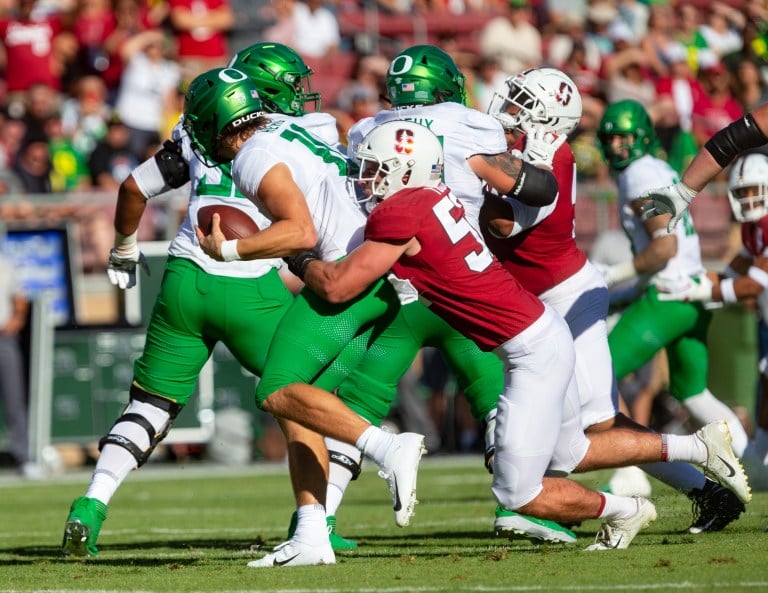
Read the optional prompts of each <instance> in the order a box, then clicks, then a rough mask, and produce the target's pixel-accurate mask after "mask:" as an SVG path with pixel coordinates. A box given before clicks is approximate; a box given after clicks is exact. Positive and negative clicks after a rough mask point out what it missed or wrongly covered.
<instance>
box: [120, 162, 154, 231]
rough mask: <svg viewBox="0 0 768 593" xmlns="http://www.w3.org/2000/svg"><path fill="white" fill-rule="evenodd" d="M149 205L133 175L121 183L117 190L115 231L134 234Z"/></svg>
mask: <svg viewBox="0 0 768 593" xmlns="http://www.w3.org/2000/svg"><path fill="white" fill-rule="evenodd" d="M146 206H147V199H146V198H145V197H144V195H143V194H142V193H141V191H140V190H139V187H138V185H136V182H135V180H134V179H133V176H130V175H129V176H128V178H127V179H126V180H125V181H123V182H122V183H121V184H120V187H119V188H118V190H117V206H116V207H115V231H116V234H118V235H123V236H129V235H133V234H134V233H135V232H136V231H137V229H138V228H139V222H141V217H142V216H143V214H144V209H145V208H146Z"/></svg>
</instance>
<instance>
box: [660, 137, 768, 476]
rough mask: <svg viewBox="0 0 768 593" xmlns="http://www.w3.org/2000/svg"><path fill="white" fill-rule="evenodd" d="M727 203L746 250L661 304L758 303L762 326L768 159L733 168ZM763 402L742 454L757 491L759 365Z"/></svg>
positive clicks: (763, 467) (767, 269) (762, 439)
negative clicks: (725, 266)
mask: <svg viewBox="0 0 768 593" xmlns="http://www.w3.org/2000/svg"><path fill="white" fill-rule="evenodd" d="M728 201H729V202H730V204H731V210H732V211H733V217H734V218H735V219H736V221H738V222H740V223H741V239H742V243H743V247H742V249H741V251H740V252H739V253H738V254H736V256H734V258H733V259H732V260H731V262H730V263H729V264H728V267H727V268H726V269H725V273H724V274H723V275H722V276H720V275H718V274H714V273H711V272H710V273H708V274H707V276H706V277H702V278H701V282H699V283H693V282H692V283H690V284H689V285H687V286H684V287H681V288H680V289H679V290H677V291H676V292H670V293H667V294H660V295H659V298H660V299H665V300H666V299H673V300H683V301H699V302H702V303H709V302H718V303H724V304H733V303H736V302H738V301H748V300H753V299H756V300H757V309H758V315H759V317H760V321H761V322H762V323H765V321H766V319H767V318H768V292H766V290H765V288H766V286H768V258H767V257H766V256H768V245H766V240H765V237H768V156H766V155H765V154H764V153H761V152H752V153H745V154H743V155H742V156H740V157H738V158H737V159H736V160H735V161H734V162H733V164H732V165H731V171H730V174H729V178H728ZM759 380H760V389H761V399H760V403H759V405H758V410H757V428H756V430H755V436H754V439H753V440H752V441H750V443H749V444H748V445H747V447H746V449H745V450H744V456H743V462H744V467H745V469H746V470H747V474H748V475H749V479H750V483H751V485H752V487H753V488H754V489H755V490H768V397H767V396H766V393H768V360H767V359H766V358H765V356H763V357H762V358H761V360H760V374H759Z"/></svg>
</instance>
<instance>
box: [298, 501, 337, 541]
mask: <svg viewBox="0 0 768 593" xmlns="http://www.w3.org/2000/svg"><path fill="white" fill-rule="evenodd" d="M296 519H297V521H296V532H295V533H294V534H293V539H295V540H297V541H300V542H302V543H305V544H307V545H308V546H319V545H322V544H324V543H328V528H327V526H326V524H325V507H323V505H321V504H306V505H302V506H300V507H299V508H298V509H296Z"/></svg>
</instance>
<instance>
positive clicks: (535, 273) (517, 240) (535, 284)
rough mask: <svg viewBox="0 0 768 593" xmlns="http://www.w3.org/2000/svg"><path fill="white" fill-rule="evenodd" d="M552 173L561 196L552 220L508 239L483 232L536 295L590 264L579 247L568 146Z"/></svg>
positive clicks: (557, 156) (573, 174)
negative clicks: (576, 236) (577, 244)
mask: <svg viewBox="0 0 768 593" xmlns="http://www.w3.org/2000/svg"><path fill="white" fill-rule="evenodd" d="M522 146H524V145H521V148H522ZM552 173H553V174H554V175H555V178H556V179H557V184H558V194H557V203H556V205H555V209H554V211H552V212H551V213H550V214H549V216H547V217H546V218H545V219H544V220H542V221H541V222H540V223H538V224H537V225H535V226H533V227H530V228H528V229H525V230H524V231H522V232H520V233H518V234H517V235H515V236H514V237H509V238H508V239H499V238H497V237H494V236H492V235H491V234H490V233H489V232H488V229H487V228H483V229H482V231H483V236H484V237H485V241H486V243H487V244H488V247H489V248H490V250H491V251H492V252H493V254H494V255H495V256H496V257H497V258H499V261H500V262H501V263H502V265H503V266H504V267H505V268H506V269H507V271H509V272H510V273H511V274H512V275H513V276H514V277H515V278H517V280H518V281H519V282H520V284H522V285H523V286H525V288H527V289H528V290H530V291H531V292H532V293H533V294H535V295H539V294H541V293H542V292H545V291H547V290H549V289H550V288H552V287H553V286H556V285H558V284H560V283H561V282H562V281H564V280H566V279H567V278H570V277H571V276H572V275H573V274H575V273H576V272H578V271H579V270H580V269H581V268H583V267H584V264H585V263H586V261H587V256H586V255H585V254H584V252H582V251H581V250H580V249H579V248H578V247H577V246H576V238H575V234H576V228H575V216H576V212H575V206H576V161H575V159H574V157H573V152H572V151H571V147H570V146H568V143H565V144H563V145H562V146H561V147H560V148H559V149H558V151H557V153H556V154H555V158H554V160H553V161H552ZM481 220H482V217H481Z"/></svg>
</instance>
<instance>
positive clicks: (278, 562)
mask: <svg viewBox="0 0 768 593" xmlns="http://www.w3.org/2000/svg"><path fill="white" fill-rule="evenodd" d="M299 556H300V554H295V555H293V556H291V557H290V558H286V559H285V560H278V559H277V558H275V559H274V560H273V561H272V566H285V565H286V564H288V563H289V562H291V561H292V560H295V559H296V558H298V557H299Z"/></svg>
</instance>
